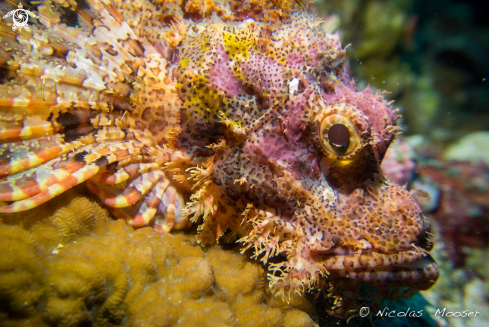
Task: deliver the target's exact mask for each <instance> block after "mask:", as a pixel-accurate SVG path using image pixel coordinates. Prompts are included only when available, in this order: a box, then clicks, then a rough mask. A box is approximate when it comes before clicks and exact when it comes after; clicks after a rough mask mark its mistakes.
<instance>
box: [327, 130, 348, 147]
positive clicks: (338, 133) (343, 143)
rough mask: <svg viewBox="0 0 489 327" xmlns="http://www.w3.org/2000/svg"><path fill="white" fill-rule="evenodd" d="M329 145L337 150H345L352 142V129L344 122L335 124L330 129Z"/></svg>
mask: <svg viewBox="0 0 489 327" xmlns="http://www.w3.org/2000/svg"><path fill="white" fill-rule="evenodd" d="M328 142H329V145H331V147H332V148H333V149H335V150H336V151H337V152H344V151H346V149H348V144H349V143H350V131H349V130H348V127H346V126H345V125H343V124H334V125H333V126H331V127H330V128H329V130H328Z"/></svg>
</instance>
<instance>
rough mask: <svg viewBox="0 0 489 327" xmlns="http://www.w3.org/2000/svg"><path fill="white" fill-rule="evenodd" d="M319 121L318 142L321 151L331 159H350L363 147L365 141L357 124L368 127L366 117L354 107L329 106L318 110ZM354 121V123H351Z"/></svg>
mask: <svg viewBox="0 0 489 327" xmlns="http://www.w3.org/2000/svg"><path fill="white" fill-rule="evenodd" d="M316 120H317V121H318V122H319V124H320V125H319V143H320V145H321V148H322V150H323V151H322V152H323V153H324V154H326V156H328V157H330V159H331V160H334V161H336V160H347V161H349V160H352V159H353V158H354V157H355V156H356V155H357V154H358V153H360V151H361V150H362V149H363V146H364V144H365V143H366V142H367V139H366V136H364V137H362V136H361V134H367V133H362V132H364V130H361V131H360V130H359V128H358V127H357V126H363V127H364V128H365V129H368V122H367V120H366V117H364V115H363V114H361V113H360V112H359V111H358V110H357V109H356V108H354V107H352V106H349V105H340V106H338V105H337V106H334V107H333V106H330V107H327V108H326V109H325V110H323V111H322V112H320V113H319V114H318V116H317V118H316ZM353 122H355V123H353Z"/></svg>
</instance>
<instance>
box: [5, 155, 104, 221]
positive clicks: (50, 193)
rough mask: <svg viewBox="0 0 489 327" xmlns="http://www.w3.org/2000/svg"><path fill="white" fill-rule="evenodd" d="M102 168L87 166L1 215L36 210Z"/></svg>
mask: <svg viewBox="0 0 489 327" xmlns="http://www.w3.org/2000/svg"><path fill="white" fill-rule="evenodd" d="M99 169H100V167H99V166H98V165H97V164H95V163H94V164H90V165H86V166H85V167H83V168H81V169H79V170H78V171H76V172H75V173H73V174H71V175H69V176H68V177H67V178H65V179H63V180H61V181H59V182H57V183H56V184H53V185H51V186H49V187H48V188H47V189H46V190H44V191H42V192H40V193H38V194H37V195H34V196H32V197H30V198H27V199H25V200H20V201H17V202H14V203H12V204H10V205H7V206H5V207H1V208H0V213H2V212H17V211H25V210H29V209H32V208H35V207H37V206H39V205H41V204H43V203H44V202H46V201H48V200H51V199H52V198H54V197H55V196H57V195H60V194H61V193H63V192H65V191H67V190H69V189H70V188H72V187H74V186H76V185H78V184H80V183H82V182H84V181H86V180H87V179H89V178H90V177H92V176H93V175H95V174H96V173H97V172H98V171H99Z"/></svg>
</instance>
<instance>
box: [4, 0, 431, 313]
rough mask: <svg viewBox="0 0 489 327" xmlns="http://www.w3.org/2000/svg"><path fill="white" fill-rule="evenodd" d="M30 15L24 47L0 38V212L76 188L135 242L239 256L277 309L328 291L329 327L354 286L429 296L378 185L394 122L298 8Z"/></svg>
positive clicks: (412, 236)
mask: <svg viewBox="0 0 489 327" xmlns="http://www.w3.org/2000/svg"><path fill="white" fill-rule="evenodd" d="M7 6H10V5H8V4H4V5H3V8H2V9H3V10H4V11H8V10H10V9H11V8H10V7H8V8H7ZM28 7H29V8H30V9H31V11H33V12H35V13H36V14H37V15H38V18H37V19H34V18H30V21H29V25H30V29H29V31H19V30H17V31H12V28H11V27H12V22H11V21H10V20H8V19H4V20H2V24H0V36H1V42H2V45H3V46H2V48H0V65H1V66H0V83H1V85H0V201H2V203H3V205H2V207H1V208H0V212H2V213H8V212H18V211H24V210H29V209H33V208H35V207H36V206H38V205H40V204H42V203H44V202H46V201H49V200H50V199H52V198H54V197H56V196H57V195H59V194H61V193H63V192H65V191H66V190H68V189H70V188H72V187H74V186H76V185H78V184H80V183H85V184H86V187H87V188H88V190H89V191H91V192H92V193H93V194H95V195H96V196H98V198H100V201H101V202H102V203H103V204H104V205H106V206H107V207H108V208H109V209H110V211H111V213H112V214H113V216H114V217H116V218H120V219H125V220H126V221H127V222H128V223H129V224H130V225H132V226H135V227H138V226H148V225H149V226H152V227H153V228H154V230H155V231H156V232H169V231H171V230H175V229H185V228H188V227H190V226H191V225H192V224H193V223H195V224H198V240H199V242H201V243H202V244H203V245H204V244H206V243H212V242H216V241H223V242H224V241H225V242H231V241H237V242H239V243H241V245H242V251H243V252H245V251H247V250H249V252H250V255H251V256H252V257H253V258H257V259H260V260H261V261H262V262H263V263H268V269H269V273H268V279H269V283H270V287H271V289H272V291H273V292H274V293H275V294H276V295H281V296H283V297H285V298H289V297H290V295H291V294H292V293H294V292H296V293H299V294H302V293H303V292H313V291H319V290H325V292H327V294H328V295H329V297H330V298H331V299H334V306H333V309H332V311H333V312H334V313H336V314H338V315H341V314H344V313H345V312H347V311H348V310H353V309H355V308H356V305H357V304H358V303H357V302H358V300H357V299H356V296H357V295H356V294H358V293H359V290H360V287H361V285H367V286H368V287H371V288H375V290H376V291H378V292H383V293H382V294H385V295H386V296H393V294H400V293H402V294H407V293H409V292H413V291H414V292H415V291H418V290H426V289H428V288H430V287H431V286H432V285H433V284H434V283H435V282H436V280H437V278H438V268H437V265H436V263H435V262H434V261H433V259H432V258H431V256H430V254H429V251H430V250H431V247H432V242H431V241H430V235H431V234H430V224H429V221H428V220H427V218H426V217H425V216H424V215H423V213H422V211H421V209H420V207H419V206H418V204H417V203H416V201H415V200H414V199H413V192H412V191H411V192H410V191H408V190H406V188H405V187H404V186H399V185H397V184H394V183H392V182H390V181H389V180H388V179H387V178H386V177H384V176H383V174H382V171H381V168H380V163H381V162H382V159H383V157H384V154H385V152H386V150H387V148H388V147H389V144H390V143H391V141H392V140H393V138H394V137H395V136H396V135H397V134H398V133H399V130H400V128H399V127H396V120H397V119H398V115H397V114H396V111H395V110H393V109H392V108H391V106H390V103H387V102H386V101H385V100H384V99H383V97H382V95H381V94H380V93H378V92H377V93H374V92H372V91H371V90H370V88H366V89H365V90H363V91H358V90H357V89H356V87H355V83H354V81H353V80H352V79H351V78H350V77H349V75H348V72H347V69H346V68H345V50H344V49H343V48H342V47H341V43H340V39H339V35H338V34H337V33H326V32H325V31H324V30H323V25H322V21H321V20H319V19H317V18H315V16H314V15H313V14H312V13H311V10H310V8H308V5H307V4H304V3H302V2H300V1H288V0H283V1H265V0H232V1H220V0H188V1H176V0H173V1H147V0H138V1H122V0H112V1H109V0H81V1H75V0H59V1H50V0H40V1H36V2H32V3H31V4H28ZM12 8H15V7H14V6H12ZM362 287H363V286H362ZM355 303H356V304H355Z"/></svg>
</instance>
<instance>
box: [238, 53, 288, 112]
mask: <svg viewBox="0 0 489 327" xmlns="http://www.w3.org/2000/svg"><path fill="white" fill-rule="evenodd" d="M241 73H242V74H243V80H244V83H245V84H246V85H248V86H252V89H253V92H254V93H256V94H257V95H258V97H268V103H267V106H270V107H271V106H273V105H274V102H275V100H276V99H277V97H278V96H280V95H282V94H283V93H284V90H286V85H284V84H283V82H284V79H285V78H284V74H285V73H284V70H283V66H281V65H280V64H279V63H278V62H277V61H276V60H275V59H274V58H272V57H266V56H263V55H262V54H260V53H257V52H255V51H250V56H249V58H248V59H246V60H245V61H244V62H243V63H242V64H241Z"/></svg>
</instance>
